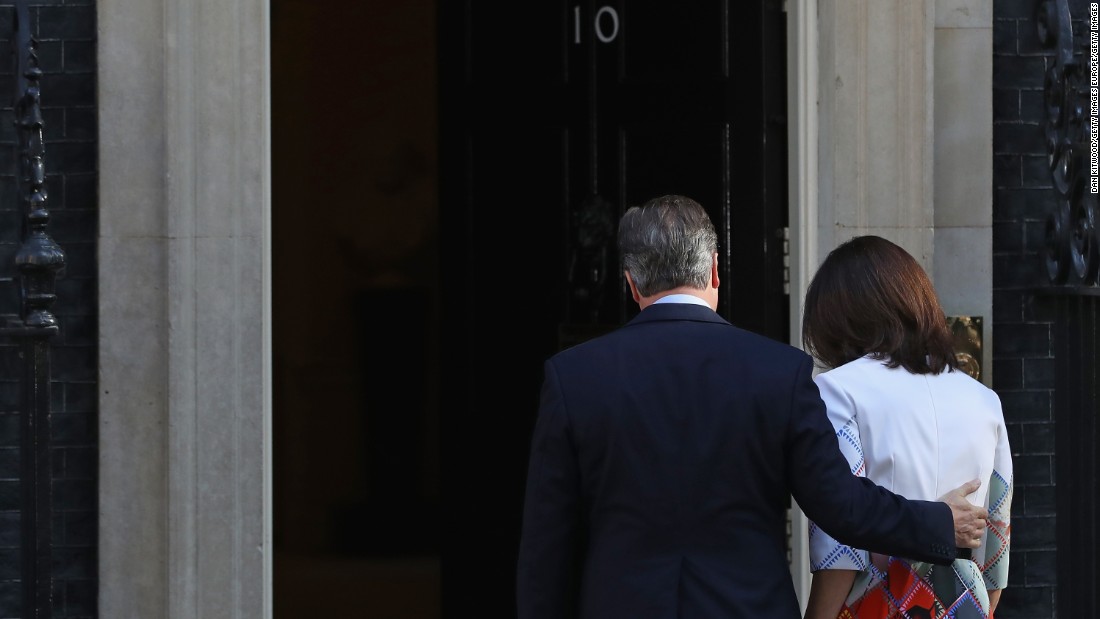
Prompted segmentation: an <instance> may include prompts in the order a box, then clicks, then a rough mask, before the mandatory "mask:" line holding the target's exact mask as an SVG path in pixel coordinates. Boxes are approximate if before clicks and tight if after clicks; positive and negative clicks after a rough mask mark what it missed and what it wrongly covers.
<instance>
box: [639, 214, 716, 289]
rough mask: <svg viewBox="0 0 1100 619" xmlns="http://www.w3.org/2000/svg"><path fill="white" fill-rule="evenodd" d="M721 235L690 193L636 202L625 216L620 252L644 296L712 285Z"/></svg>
mask: <svg viewBox="0 0 1100 619" xmlns="http://www.w3.org/2000/svg"><path fill="white" fill-rule="evenodd" d="M716 251H718V234H717V233H716V232H715V231H714V224H713V223H712V222H711V220H710V216H709V215H707V212H706V210H704V209H703V207H702V206H700V205H699V203H698V202H696V201H695V200H692V199H691V198H686V197H684V196H677V195H668V196H661V197H660V198H654V199H652V200H650V201H648V202H646V203H645V204H643V205H642V206H633V207H631V208H630V209H628V210H627V211H626V213H624V214H623V217H622V220H620V221H619V256H620V259H621V260H622V263H623V269H625V270H626V271H629V272H630V277H631V279H632V280H634V285H635V286H637V287H638V292H639V294H641V295H642V296H643V297H649V296H652V295H655V294H657V293H660V292H664V291H666V290H671V289H673V288H679V287H681V286H689V287H691V288H696V289H705V288H706V287H707V285H708V284H710V273H711V271H710V269H711V264H712V262H711V260H712V257H713V255H714V252H716Z"/></svg>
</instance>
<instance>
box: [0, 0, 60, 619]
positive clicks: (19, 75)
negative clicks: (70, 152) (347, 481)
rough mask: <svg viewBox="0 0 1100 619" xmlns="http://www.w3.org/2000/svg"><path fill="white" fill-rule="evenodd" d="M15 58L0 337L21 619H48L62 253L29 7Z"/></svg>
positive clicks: (15, 39) (18, 8)
mask: <svg viewBox="0 0 1100 619" xmlns="http://www.w3.org/2000/svg"><path fill="white" fill-rule="evenodd" d="M14 10H15V19H14V33H13V36H12V47H13V49H12V52H13V54H12V55H13V62H14V65H15V67H14V78H15V79H14V83H15V95H14V101H13V114H14V122H15V129H16V137H17V139H16V144H15V148H16V152H15V164H16V171H15V172H16V173H15V180H16V182H15V187H16V193H17V195H16V196H15V199H16V200H17V201H18V202H19V204H20V205H21V207H22V213H23V215H24V218H23V229H22V235H21V243H20V245H19V248H18V250H17V251H16V254H15V270H16V277H15V279H16V281H17V282H18V285H19V314H18V315H17V316H9V317H7V320H6V323H5V325H4V326H3V327H2V328H0V333H2V334H3V335H5V336H7V337H10V338H13V339H15V340H17V341H18V342H19V343H20V346H21V349H22V360H23V364H24V377H23V385H22V387H23V404H22V409H21V410H20V419H21V424H20V426H21V427H20V430H21V434H20V445H19V450H20V488H21V503H20V513H21V523H22V526H21V536H20V540H21V549H22V571H21V576H20V578H21V581H22V591H23V612H22V615H21V616H22V617H23V618H24V619H49V617H50V616H51V615H52V612H53V609H52V589H53V586H52V585H53V582H52V580H53V579H52V575H51V569H52V565H51V563H52V546H53V541H52V538H51V520H52V507H51V501H52V494H53V493H52V491H51V488H52V484H51V479H50V475H51V472H52V471H51V469H52V467H51V457H50V341H51V339H52V338H53V336H54V335H56V334H57V333H58V331H59V325H58V322H57V318H56V317H55V316H54V315H53V313H52V312H51V308H52V306H53V304H54V300H55V294H54V283H55V281H56V278H57V275H58V274H59V272H60V271H61V269H62V268H63V267H64V266H65V253H64V252H63V251H62V250H61V248H60V247H58V245H57V244H56V243H54V241H53V239H51V238H50V236H49V234H48V233H47V232H46V227H47V224H48V223H49V221H50V214H49V211H48V210H47V209H46V204H47V198H48V196H47V192H46V166H45V148H44V144H43V135H42V128H43V123H42V107H41V100H40V94H41V91H40V79H41V77H42V71H41V70H40V69H39V65H38V51H37V48H38V43H37V41H35V39H34V38H33V36H32V34H31V20H30V9H29V7H28V3H27V2H26V0H23V1H19V2H17V3H16V4H15V7H14Z"/></svg>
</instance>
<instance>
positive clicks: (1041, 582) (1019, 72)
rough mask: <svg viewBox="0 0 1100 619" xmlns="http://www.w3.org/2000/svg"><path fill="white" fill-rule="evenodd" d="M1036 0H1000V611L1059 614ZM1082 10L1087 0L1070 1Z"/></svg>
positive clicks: (996, 308) (1047, 206) (996, 137)
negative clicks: (1005, 555) (1007, 519)
mask: <svg viewBox="0 0 1100 619" xmlns="http://www.w3.org/2000/svg"><path fill="white" fill-rule="evenodd" d="M1036 4H1037V3H1036V1H1035V0H994V3H993V196H994V197H993V331H994V333H995V334H996V335H995V337H994V345H993V388H994V389H995V390H996V391H997V392H998V394H1000V396H1001V402H1002V404H1003V406H1004V412H1005V420H1006V421H1007V423H1008V429H1009V440H1010V441H1011V443H1012V451H1013V456H1014V464H1015V478H1016V479H1015V481H1016V485H1015V497H1014V501H1013V508H1012V516H1013V522H1012V533H1013V535H1012V553H1011V568H1010V572H1009V586H1008V588H1007V589H1006V590H1005V592H1004V594H1003V597H1002V600H1001V604H1000V607H999V608H998V610H997V619H1024V618H1027V619H1040V618H1051V617H1055V616H1057V611H1056V602H1055V599H1056V595H1057V569H1056V562H1055V558H1056V556H1057V554H1056V553H1057V549H1056V543H1055V537H1056V535H1055V522H1056V520H1055V474H1054V470H1055V454H1054V416H1053V395H1054V391H1053V389H1054V361H1055V360H1054V347H1053V341H1052V337H1053V325H1052V319H1051V308H1049V307H1046V306H1045V304H1047V303H1049V301H1047V300H1044V299H1038V298H1036V296H1035V295H1034V294H1033V293H1032V291H1033V290H1034V288H1035V286H1038V285H1041V284H1044V283H1045V280H1046V275H1045V272H1044V271H1043V263H1042V260H1041V253H1040V252H1041V251H1042V248H1043V242H1044V226H1045V219H1046V216H1047V213H1049V212H1050V211H1051V210H1052V209H1053V204H1054V199H1055V194H1054V190H1053V188H1052V185H1051V176H1050V170H1049V167H1048V163H1047V152H1046V147H1045V145H1044V143H1043V138H1042V136H1043V133H1042V129H1041V127H1040V123H1041V121H1042V118H1043V113H1044V112H1043V76H1044V72H1045V70H1046V68H1047V67H1048V66H1050V65H1051V64H1053V62H1054V59H1053V56H1052V55H1051V53H1050V52H1048V51H1046V50H1044V49H1042V47H1041V46H1040V44H1039V40H1038V34H1037V30H1036V22H1035V18H1034V15H1035V7H1036ZM1070 7H1071V12H1072V14H1073V15H1074V17H1075V18H1076V19H1080V18H1081V17H1082V16H1085V15H1087V10H1088V3H1087V2H1082V1H1079V0H1071V1H1070Z"/></svg>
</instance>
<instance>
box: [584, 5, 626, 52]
mask: <svg viewBox="0 0 1100 619" xmlns="http://www.w3.org/2000/svg"><path fill="white" fill-rule="evenodd" d="M604 15H607V16H608V17H610V18H611V19H610V20H609V21H610V22H611V28H610V30H611V32H607V31H606V29H605V28H604V20H603V19H602V18H603V16H604ZM592 29H593V30H594V31H595V32H596V38H597V39H599V40H600V42H601V43H610V42H612V41H614V40H615V37H617V36H619V14H618V13H617V12H615V9H614V8H612V7H609V6H601V7H600V10H598V11H596V17H595V19H593V20H592ZM580 42H581V7H580V6H579V5H578V6H575V7H573V43H574V44H575V45H580Z"/></svg>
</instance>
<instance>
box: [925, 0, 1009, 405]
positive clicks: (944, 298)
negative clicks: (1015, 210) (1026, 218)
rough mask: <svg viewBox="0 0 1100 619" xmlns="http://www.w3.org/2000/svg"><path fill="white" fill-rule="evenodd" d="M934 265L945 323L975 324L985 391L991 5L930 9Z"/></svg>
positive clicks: (962, 3)
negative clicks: (978, 322)
mask: <svg viewBox="0 0 1100 619" xmlns="http://www.w3.org/2000/svg"><path fill="white" fill-rule="evenodd" d="M935 63H936V78H935V82H936V84H935V105H936V121H935V140H936V145H935V160H936V163H935V176H936V188H935V202H936V213H935V226H936V238H935V257H934V259H933V265H932V269H931V270H930V271H929V274H931V275H932V279H933V281H934V282H935V285H936V292H937V293H938V294H939V297H940V302H941V303H942V304H943V309H944V311H945V312H946V313H947V314H948V315H950V316H982V317H983V319H984V320H983V337H982V339H983V347H982V359H980V361H981V364H982V380H983V382H985V384H987V385H992V379H993V377H992V368H993V353H992V351H993V347H992V345H991V333H992V324H993V97H992V92H993V1H992V0H937V1H936V51H935Z"/></svg>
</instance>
